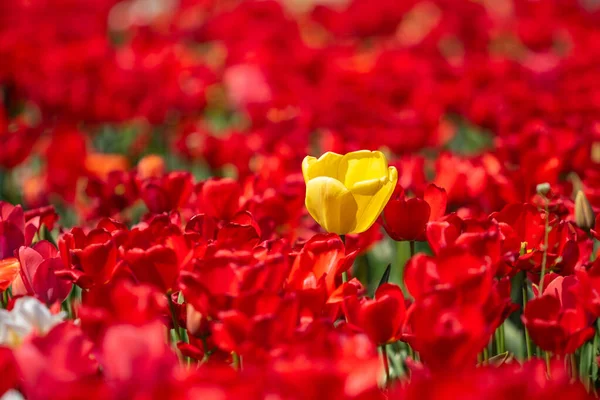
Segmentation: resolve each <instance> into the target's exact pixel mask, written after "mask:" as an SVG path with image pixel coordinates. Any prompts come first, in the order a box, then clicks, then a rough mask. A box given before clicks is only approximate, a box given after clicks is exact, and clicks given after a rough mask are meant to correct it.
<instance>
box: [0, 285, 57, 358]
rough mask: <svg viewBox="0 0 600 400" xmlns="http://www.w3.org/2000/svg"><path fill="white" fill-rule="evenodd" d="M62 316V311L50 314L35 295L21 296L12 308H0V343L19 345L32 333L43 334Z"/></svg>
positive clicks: (11, 345)
mask: <svg viewBox="0 0 600 400" xmlns="http://www.w3.org/2000/svg"><path fill="white" fill-rule="evenodd" d="M64 317H65V313H64V312H60V313H58V314H52V313H51V312H50V310H49V309H48V308H46V306H45V305H44V304H43V303H41V302H40V301H39V300H37V299H36V298H35V297H21V298H19V299H17V300H16V301H15V305H14V307H13V309H12V310H10V311H7V310H0V344H2V345H5V346H10V347H16V346H19V345H20V344H21V343H22V342H23V339H24V338H25V337H27V336H28V335H30V334H32V333H36V334H38V335H45V334H46V333H47V332H48V331H50V329H52V327H54V326H55V325H57V324H59V323H60V322H62V320H63V319H64Z"/></svg>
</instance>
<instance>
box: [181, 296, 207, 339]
mask: <svg viewBox="0 0 600 400" xmlns="http://www.w3.org/2000/svg"><path fill="white" fill-rule="evenodd" d="M185 311H186V319H185V320H186V328H187V330H188V332H189V333H190V335H192V336H195V337H198V336H201V334H202V322H203V316H202V313H200V312H199V311H198V310H196V309H195V308H194V306H192V305H191V304H190V303H188V304H187V307H186V309H185Z"/></svg>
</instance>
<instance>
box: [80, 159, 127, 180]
mask: <svg viewBox="0 0 600 400" xmlns="http://www.w3.org/2000/svg"><path fill="white" fill-rule="evenodd" d="M85 168H86V169H87V171H88V172H89V173H91V174H93V175H95V176H97V177H98V178H100V179H103V180H106V178H107V177H108V175H109V174H110V173H111V172H112V171H125V170H126V169H127V158H126V157H125V156H123V155H121V154H105V153H90V154H88V155H87V156H86V158H85Z"/></svg>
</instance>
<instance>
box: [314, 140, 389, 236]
mask: <svg viewBox="0 0 600 400" xmlns="http://www.w3.org/2000/svg"><path fill="white" fill-rule="evenodd" d="M302 173H303V175H304V181H305V182H306V208H307V209H308V212H309V213H310V215H311V216H312V217H313V218H314V219H315V220H316V221H317V222H318V223H319V225H321V226H322V227H323V228H324V229H325V230H326V231H328V232H332V233H337V234H338V235H345V234H347V233H360V232H364V231H366V230H367V229H369V228H370V227H371V225H373V223H374V222H375V220H376V219H377V217H379V214H381V211H382V210H383V208H384V207H385V205H386V203H387V201H388V200H389V199H390V197H391V195H392V192H393V190H394V188H395V187H396V182H397V181H398V171H397V170H396V168H395V167H388V163H387V160H386V158H385V156H384V155H383V153H381V152H379V151H368V150H360V151H355V152H351V153H348V154H345V155H341V154H337V153H332V152H327V153H325V154H323V155H322V156H321V157H319V158H318V159H317V158H315V157H310V156H307V157H306V158H304V161H303V162H302Z"/></svg>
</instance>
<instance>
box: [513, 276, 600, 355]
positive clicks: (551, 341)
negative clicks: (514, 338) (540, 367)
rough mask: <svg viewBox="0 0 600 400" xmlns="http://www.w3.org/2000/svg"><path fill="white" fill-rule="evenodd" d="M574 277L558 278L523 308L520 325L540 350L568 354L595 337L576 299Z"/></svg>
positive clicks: (584, 311)
mask: <svg viewBox="0 0 600 400" xmlns="http://www.w3.org/2000/svg"><path fill="white" fill-rule="evenodd" d="M577 290H579V282H578V280H577V278H576V277H574V276H568V277H562V276H557V277H556V278H554V279H553V280H552V282H550V283H549V284H548V286H546V287H545V288H544V293H543V294H542V295H541V296H539V297H536V298H535V299H533V300H530V301H529V302H528V303H527V305H526V306H525V311H524V314H523V317H522V318H523V322H524V323H525V326H526V327H527V330H528V331H529V335H530V336H531V339H532V340H533V341H534V342H535V343H536V344H537V345H538V346H540V348H542V349H543V350H546V351H551V352H552V353H555V354H571V353H573V352H574V351H575V350H577V348H578V347H580V346H581V345H582V344H583V343H585V342H586V341H587V340H588V339H590V338H591V337H592V336H593V335H594V328H593V327H592V326H591V324H592V322H593V318H592V316H591V314H589V313H588V312H587V311H586V310H585V306H584V305H583V304H581V303H580V302H579V300H578V298H577Z"/></svg>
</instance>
